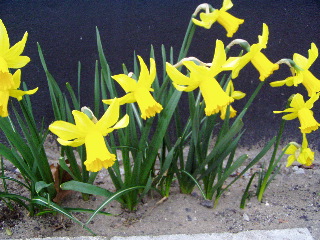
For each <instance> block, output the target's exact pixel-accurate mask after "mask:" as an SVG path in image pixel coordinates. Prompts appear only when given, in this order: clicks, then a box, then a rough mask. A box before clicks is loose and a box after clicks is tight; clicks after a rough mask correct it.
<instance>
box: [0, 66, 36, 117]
mask: <svg viewBox="0 0 320 240" xmlns="http://www.w3.org/2000/svg"><path fill="white" fill-rule="evenodd" d="M20 84H21V70H20V69H18V70H17V71H16V72H15V73H14V74H13V75H12V74H11V73H9V72H2V71H1V70H0V116H1V117H7V116H8V102H9V98H10V97H13V98H16V99H18V101H20V100H22V97H23V96H24V95H26V94H28V95H31V94H34V93H35V92H36V91H37V90H38V88H35V89H33V90H29V91H22V90H19V89H18V88H19V87H20Z"/></svg>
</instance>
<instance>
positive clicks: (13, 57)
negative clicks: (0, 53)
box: [4, 32, 30, 68]
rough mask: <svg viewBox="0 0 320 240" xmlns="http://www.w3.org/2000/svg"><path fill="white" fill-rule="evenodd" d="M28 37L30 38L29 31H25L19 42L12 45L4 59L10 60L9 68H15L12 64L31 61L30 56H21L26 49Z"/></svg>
mask: <svg viewBox="0 0 320 240" xmlns="http://www.w3.org/2000/svg"><path fill="white" fill-rule="evenodd" d="M27 38H28V33H27V32H25V34H24V35H23V38H22V39H21V41H19V42H17V43H16V44H15V45H14V46H12V47H11V48H10V49H9V50H8V51H7V52H6V54H5V55H4V59H5V60H6V61H7V62H8V67H9V68H15V67H13V66H12V65H17V64H20V65H21V64H23V63H25V61H26V60H29V61H30V58H28V57H19V56H20V55H21V54H22V52H23V50H24V47H25V45H26V42H27ZM17 58H19V60H17ZM27 63H28V62H27ZM27 63H25V64H27ZM25 64H24V65H25ZM24 65H23V66H24Z"/></svg>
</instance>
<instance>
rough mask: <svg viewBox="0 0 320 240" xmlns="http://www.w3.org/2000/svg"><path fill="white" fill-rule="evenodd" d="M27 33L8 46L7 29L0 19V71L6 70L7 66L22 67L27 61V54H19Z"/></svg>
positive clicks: (22, 48)
mask: <svg viewBox="0 0 320 240" xmlns="http://www.w3.org/2000/svg"><path fill="white" fill-rule="evenodd" d="M27 38H28V33H27V32H26V33H25V34H24V35H23V38H22V39H21V41H19V42H17V43H16V44H15V45H13V46H12V47H10V40H9V36H8V33H7V29H6V27H5V25H4V24H3V22H2V20H1V19H0V71H3V72H8V71H9V70H8V69H9V68H15V69H17V68H22V67H24V66H25V65H26V64H27V63H28V62H29V61H30V58H29V57H27V56H20V55H21V54H22V52H23V50H24V47H25V45H26V41H27Z"/></svg>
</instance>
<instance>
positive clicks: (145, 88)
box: [102, 56, 163, 120]
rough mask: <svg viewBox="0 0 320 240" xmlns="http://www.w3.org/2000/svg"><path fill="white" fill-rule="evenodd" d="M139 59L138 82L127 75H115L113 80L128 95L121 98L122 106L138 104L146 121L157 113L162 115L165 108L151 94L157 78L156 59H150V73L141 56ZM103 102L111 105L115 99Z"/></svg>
mask: <svg viewBox="0 0 320 240" xmlns="http://www.w3.org/2000/svg"><path fill="white" fill-rule="evenodd" d="M138 59H139V62H140V67H141V71H140V75H139V80H138V81H136V80H135V79H133V78H131V77H129V76H127V75H125V74H119V75H115V76H112V78H113V79H114V80H115V81H117V82H118V83H119V84H120V86H121V87H122V88H123V90H124V91H125V92H126V93H127V94H126V95H125V96H123V97H121V98H119V102H120V105H122V104H126V103H133V102H137V103H138V106H139V108H140V111H141V118H143V119H144V120H146V119H147V118H150V117H154V116H155V115H156V113H160V112H161V110H162V109H163V108H162V106H161V104H159V103H158V102H156V100H155V99H154V98H153V97H152V95H151V93H150V92H151V91H154V90H153V89H152V88H151V84H152V83H153V81H154V79H155V77H156V64H155V61H154V59H153V58H150V72H149V70H148V68H147V65H146V64H145V63H144V61H143V59H142V58H141V57H140V56H138ZM102 101H103V102H104V103H106V104H110V103H111V102H112V101H113V99H107V100H102Z"/></svg>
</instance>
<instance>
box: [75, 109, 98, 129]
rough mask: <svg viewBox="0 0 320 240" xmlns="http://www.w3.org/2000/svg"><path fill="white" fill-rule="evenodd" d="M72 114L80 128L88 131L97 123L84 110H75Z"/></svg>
mask: <svg viewBox="0 0 320 240" xmlns="http://www.w3.org/2000/svg"><path fill="white" fill-rule="evenodd" d="M72 115H73V117H74V121H75V123H76V126H77V128H78V129H81V130H82V131H85V132H88V131H90V130H91V129H92V128H94V127H95V124H94V123H93V122H92V121H91V120H90V118H89V117H88V116H87V115H86V114H85V113H83V112H80V111H77V110H73V111H72Z"/></svg>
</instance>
